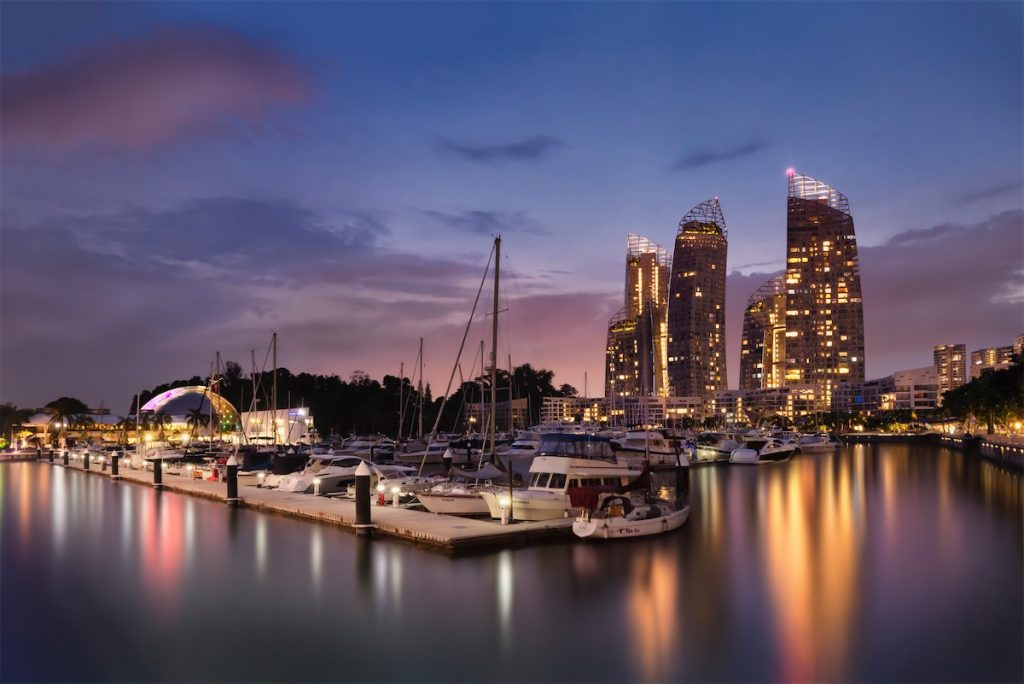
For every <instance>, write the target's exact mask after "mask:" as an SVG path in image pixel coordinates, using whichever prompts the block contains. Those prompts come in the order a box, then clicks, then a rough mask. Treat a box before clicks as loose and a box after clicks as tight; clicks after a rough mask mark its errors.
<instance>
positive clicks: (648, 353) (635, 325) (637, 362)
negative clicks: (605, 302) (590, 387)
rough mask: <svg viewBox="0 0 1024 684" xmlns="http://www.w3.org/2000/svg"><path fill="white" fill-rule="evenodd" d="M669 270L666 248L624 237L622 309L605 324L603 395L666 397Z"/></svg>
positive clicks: (642, 238)
mask: <svg viewBox="0 0 1024 684" xmlns="http://www.w3.org/2000/svg"><path fill="white" fill-rule="evenodd" d="M669 270H670V269H669V261H668V251H667V250H666V249H665V248H664V247H661V246H660V245H658V244H656V243H655V242H653V241H651V240H649V239H648V238H645V237H642V236H640V235H636V234H633V233H630V234H629V235H628V236H627V238H626V292H625V304H624V306H623V308H622V309H620V310H619V311H618V312H617V313H616V314H615V315H614V316H612V318H611V320H609V321H608V343H607V345H606V348H605V361H606V363H605V395H606V396H609V397H610V396H624V397H629V396H637V395H640V394H643V395H657V396H665V394H666V391H667V382H668V381H667V375H666V368H665V363H666V356H667V352H666V340H667V335H668V331H667V327H666V324H667V302H668V281H669Z"/></svg>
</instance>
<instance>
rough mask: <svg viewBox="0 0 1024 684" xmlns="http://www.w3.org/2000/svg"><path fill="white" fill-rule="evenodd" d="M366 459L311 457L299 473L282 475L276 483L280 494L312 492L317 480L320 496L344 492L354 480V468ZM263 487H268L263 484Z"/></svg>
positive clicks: (332, 456) (323, 455)
mask: <svg viewBox="0 0 1024 684" xmlns="http://www.w3.org/2000/svg"><path fill="white" fill-rule="evenodd" d="M365 462H367V461H366V459H363V458H359V457H358V456H352V455H348V454H322V455H318V456H311V457H310V459H309V462H308V463H307V465H306V467H305V468H303V469H302V471H301V472H298V473H292V474H290V475H284V476H282V477H281V478H280V479H279V480H277V481H276V484H277V489H278V490H279V491H282V492H313V491H315V490H316V484H317V483H316V482H315V480H317V479H319V481H320V482H319V490H320V493H321V494H330V493H332V492H338V491H344V490H345V489H346V488H347V487H348V485H349V483H350V482H353V481H354V480H355V478H356V468H358V467H359V464H360V463H365ZM264 486H268V485H267V484H266V483H264ZM269 486H272V485H269Z"/></svg>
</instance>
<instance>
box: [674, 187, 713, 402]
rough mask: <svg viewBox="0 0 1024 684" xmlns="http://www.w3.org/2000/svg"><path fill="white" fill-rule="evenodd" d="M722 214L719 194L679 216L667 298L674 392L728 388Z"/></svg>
mask: <svg viewBox="0 0 1024 684" xmlns="http://www.w3.org/2000/svg"><path fill="white" fill-rule="evenodd" d="M727 238H728V235H727V233H726V229H725V218H724V217H723V216H722V209H721V207H720V206H719V204H718V198H717V197H715V198H713V199H710V200H707V201H706V202H702V203H701V204H698V205H697V206H696V207H694V208H693V209H691V210H690V212H689V213H688V214H686V216H684V217H683V220H682V221H680V222H679V231H678V233H676V244H675V251H674V253H673V256H672V282H671V283H670V284H669V302H668V384H669V393H670V394H671V395H672V396H677V397H678V396H689V395H708V394H710V393H712V392H714V391H716V390H720V389H725V388H726V375H725V368H726V367H725V258H726V252H727V249H728V239H727Z"/></svg>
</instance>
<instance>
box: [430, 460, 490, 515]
mask: <svg viewBox="0 0 1024 684" xmlns="http://www.w3.org/2000/svg"><path fill="white" fill-rule="evenodd" d="M452 476H453V477H454V478H456V479H453V480H451V481H447V482H441V483H438V484H436V485H434V486H433V487H431V488H430V489H428V490H427V491H423V492H420V493H419V494H418V495H417V496H418V498H419V500H420V503H422V504H423V507H424V508H426V509H427V510H428V511H430V512H431V513H445V514H448V515H488V514H489V513H490V509H489V508H488V506H487V502H486V501H485V500H484V498H483V493H484V492H485V491H489V492H494V493H498V492H499V491H507V489H506V488H505V487H504V486H503V485H501V484H496V482H497V481H499V480H500V479H501V478H503V477H507V476H506V474H505V473H503V472H502V471H501V470H499V469H498V468H497V467H495V466H494V465H492V464H487V465H485V466H484V467H483V468H481V469H480V470H477V471H473V470H470V471H465V470H459V469H457V468H453V469H452Z"/></svg>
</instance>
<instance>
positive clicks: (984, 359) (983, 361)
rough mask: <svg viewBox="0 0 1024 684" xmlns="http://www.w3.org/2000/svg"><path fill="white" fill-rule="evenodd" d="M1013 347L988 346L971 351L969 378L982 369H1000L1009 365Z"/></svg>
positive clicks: (976, 374) (975, 375) (978, 374)
mask: <svg viewBox="0 0 1024 684" xmlns="http://www.w3.org/2000/svg"><path fill="white" fill-rule="evenodd" d="M1012 358H1013V347H1012V346H1008V347H988V348H986V349H978V350H977V351H972V352H971V380H973V379H974V378H977V377H979V376H980V375H981V374H982V373H983V372H984V371H989V370H1002V369H1004V368H1009V367H1010V361H1011V360H1012Z"/></svg>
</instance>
